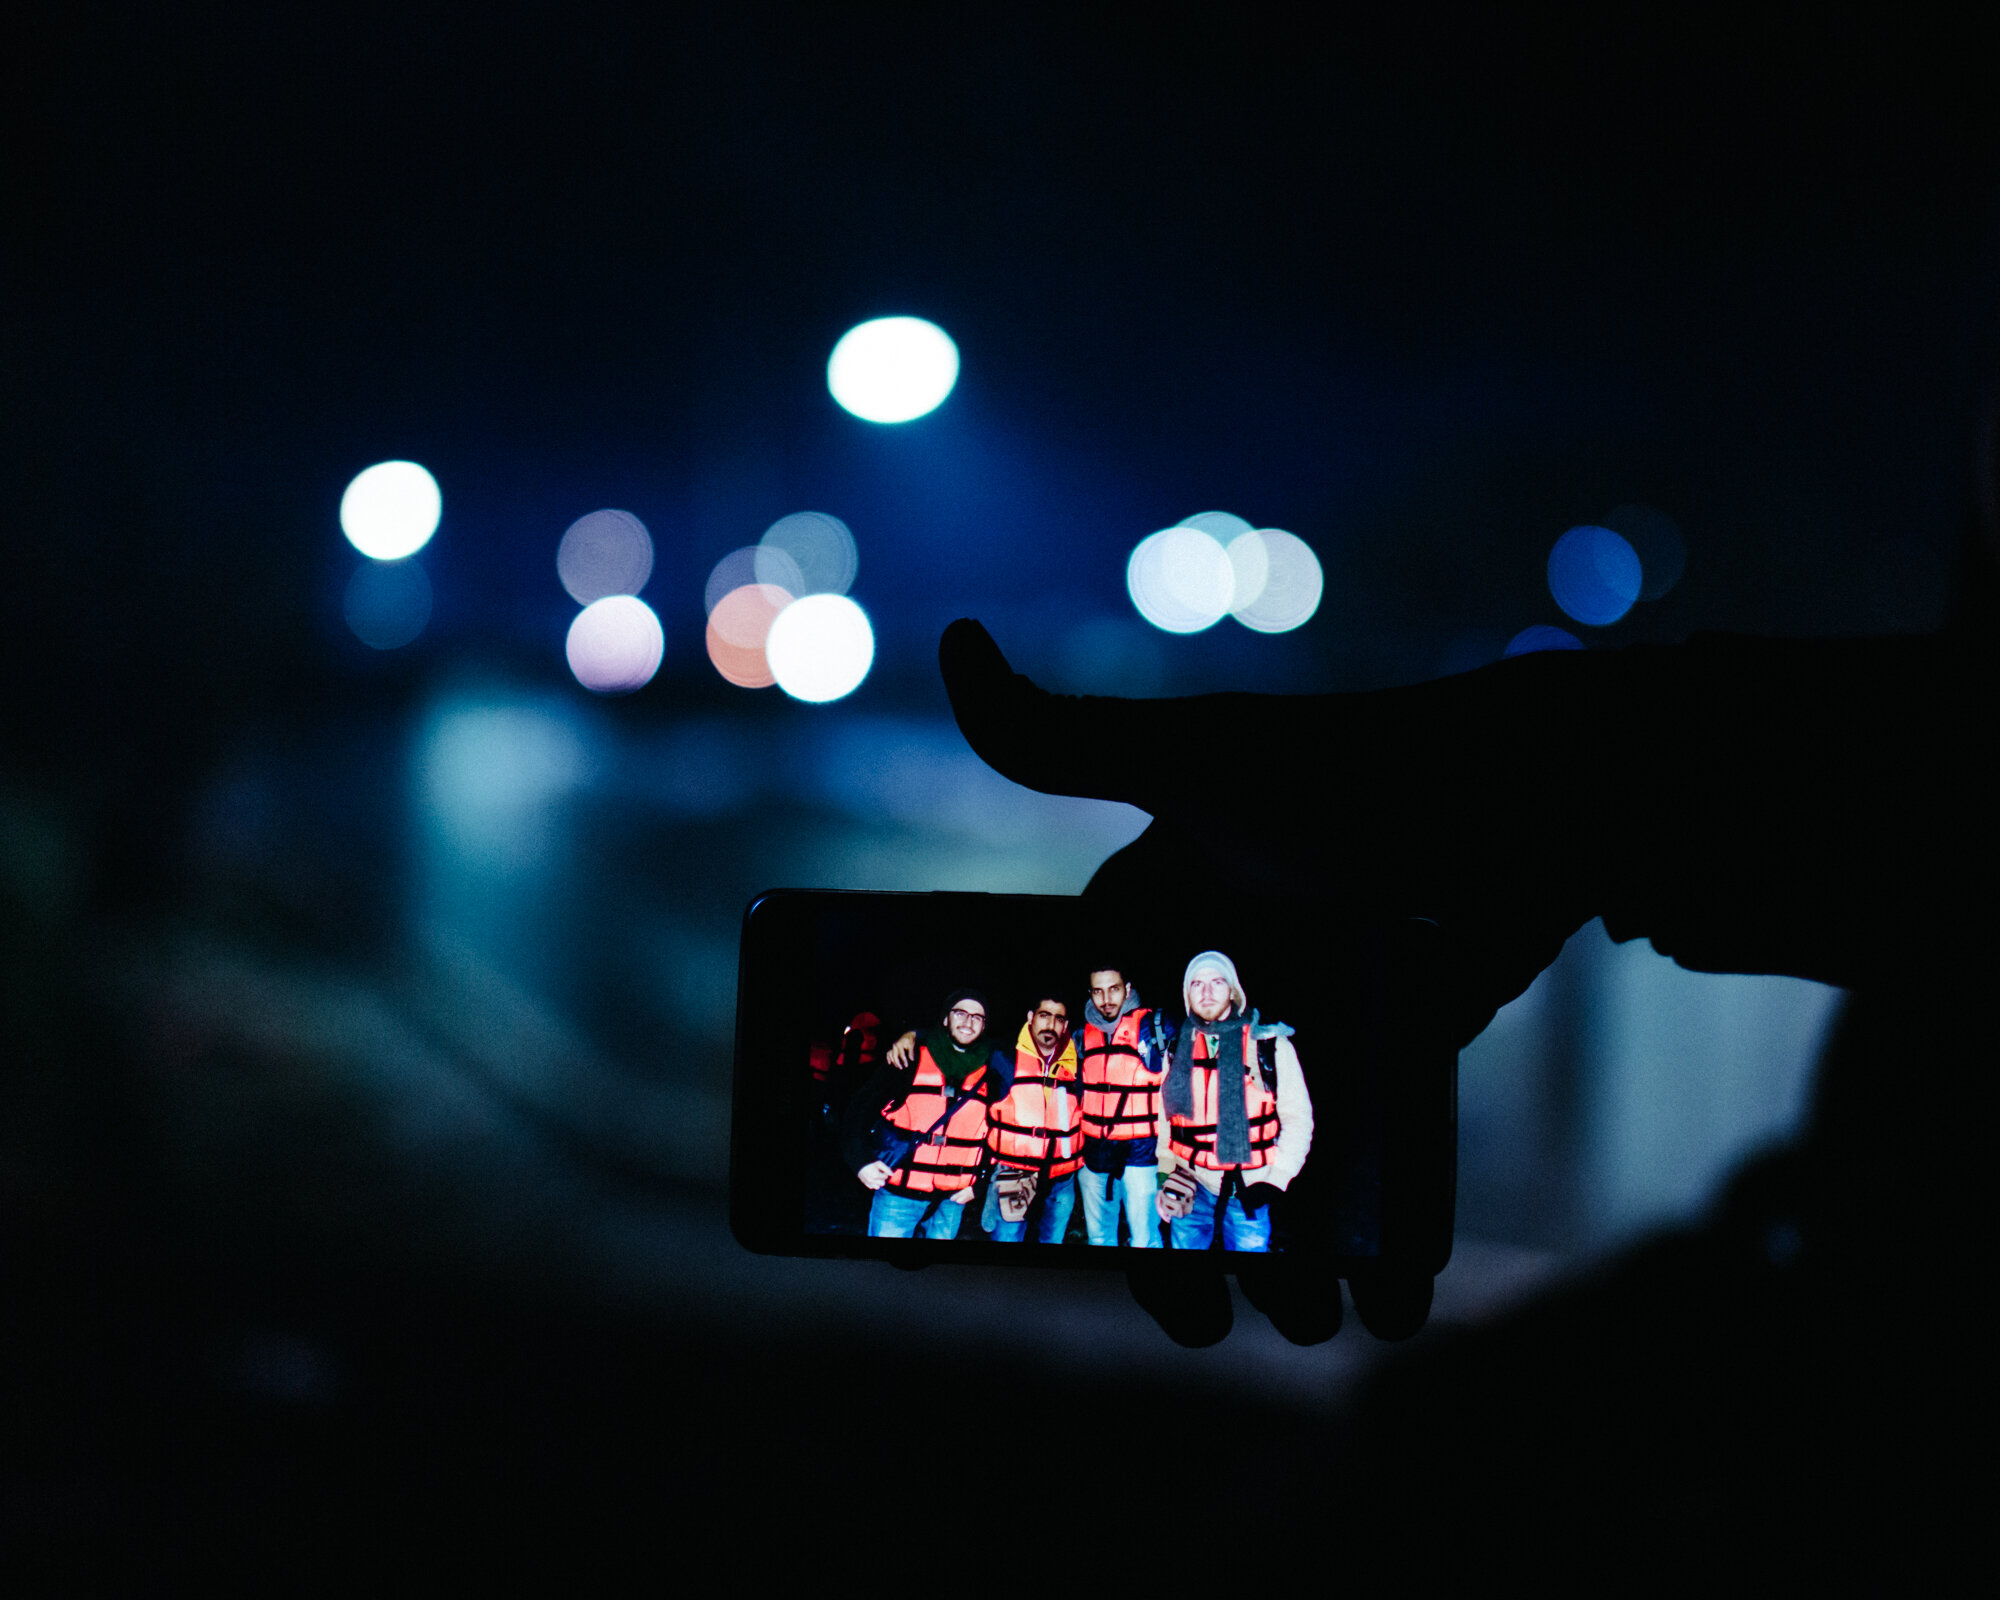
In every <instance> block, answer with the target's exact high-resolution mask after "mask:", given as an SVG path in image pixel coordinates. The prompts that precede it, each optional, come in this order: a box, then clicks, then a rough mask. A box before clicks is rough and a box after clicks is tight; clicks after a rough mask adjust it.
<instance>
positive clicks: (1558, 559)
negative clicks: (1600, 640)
mask: <svg viewBox="0 0 2000 1600" xmlns="http://www.w3.org/2000/svg"><path fill="white" fill-rule="evenodd" d="M1549 593H1550V594H1551V595H1553V596H1554V597H1555V602H1556V604H1557V605H1558V606H1560V607H1562V610H1563V614H1564V615H1565V616H1570V617H1574V618H1575V619H1576V620H1577V621H1578V622H1581V623H1583V624H1585V625H1586V626H1588V627H1592V628H1608V627H1610V626H1611V624H1612V623H1614V622H1616V621H1617V620H1618V619H1619V618H1620V617H1622V616H1624V615H1625V613H1626V612H1628V611H1630V610H1631V609H1632V602H1633V601H1635V600H1637V599H1638V598H1639V557H1638V554H1637V552H1635V551H1634V550H1633V548H1632V547H1631V546H1630V545H1629V544H1627V543H1626V542H1625V541H1624V540H1623V539H1622V538H1620V537H1619V536H1618V535H1617V534H1615V533H1613V532H1612V531H1611V530H1610V529H1609V528H1600V527H1598V526H1597V525H1596V524H1594V523H1585V524H1584V525H1583V526H1582V527H1578V528H1571V529H1570V530H1569V532H1567V533H1565V534H1564V535H1563V536H1562V537H1561V538H1560V539H1558V540H1556V542H1555V548H1553V549H1552V550H1550V551H1549Z"/></svg>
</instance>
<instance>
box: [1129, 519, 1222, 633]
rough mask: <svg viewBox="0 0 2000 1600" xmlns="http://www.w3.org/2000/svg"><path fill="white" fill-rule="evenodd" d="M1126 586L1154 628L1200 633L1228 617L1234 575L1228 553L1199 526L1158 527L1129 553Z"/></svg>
mask: <svg viewBox="0 0 2000 1600" xmlns="http://www.w3.org/2000/svg"><path fill="white" fill-rule="evenodd" d="M1125 588H1126V591H1127V592H1128V593H1129V594H1130V595H1131V596H1132V604H1133V605H1135V606H1137V607H1138V608H1139V615H1140V616H1142V617H1144V618H1145V619H1146V620H1147V621H1148V622H1150V623H1151V624H1152V625H1153V626H1154V627H1156V628H1159V629H1161V630H1162V631H1164V632H1166V633H1199V632H1201V630H1202V629H1204V628H1212V627H1214V626H1215V624H1216V623H1218V622H1220V621H1221V620H1222V619H1223V618H1224V617H1225V616H1227V615H1228V614H1229V607H1230V604H1231V602H1232V601H1233V600H1234V598H1235V594H1236V575H1235V572H1234V570H1233V569H1232V566H1231V563H1230V560H1229V552H1228V551H1227V550H1225V549H1224V548H1223V547H1222V546H1221V545H1220V544H1219V543H1218V542H1217V541H1216V540H1215V539H1214V537H1213V536H1211V535H1209V534H1207V533H1204V532H1202V531H1201V529H1199V528H1188V527H1175V528H1162V529H1161V530H1160V531H1159V532H1158V533H1154V534H1149V535H1147V537H1145V538H1144V539H1141V540H1140V541H1139V544H1138V547H1137V548H1136V549H1134V550H1133V552H1132V559H1131V560H1130V561H1128V562H1127V563H1126V564H1125Z"/></svg>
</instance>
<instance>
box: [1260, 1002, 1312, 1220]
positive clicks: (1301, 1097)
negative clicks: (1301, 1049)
mask: <svg viewBox="0 0 2000 1600" xmlns="http://www.w3.org/2000/svg"><path fill="white" fill-rule="evenodd" d="M1276 1042H1277V1046H1278V1049H1277V1056H1278V1142H1277V1144H1276V1145H1274V1146H1273V1147H1272V1149H1271V1154H1270V1157H1269V1158H1268V1159H1267V1160H1266V1161H1265V1163H1264V1167H1263V1170H1262V1171H1261V1172H1259V1173H1258V1174H1257V1178H1256V1181H1257V1182H1258V1183H1268V1184H1270V1185H1271V1186H1272V1187H1273V1188H1277V1189H1282V1188H1285V1187H1286V1186H1287V1185H1288V1184H1290V1183H1291V1181H1292V1179H1294V1178H1296V1177H1297V1176H1298V1175H1299V1170H1300V1168H1302V1167H1304V1166H1305V1164H1306V1156H1307V1155H1308V1154H1310V1153H1311V1151H1312V1141H1313V1105H1312V1095H1311V1093H1310V1092H1309V1091H1308V1090H1307V1088H1306V1075H1305V1073H1304V1071H1303V1070H1302V1069H1301V1068H1300V1066H1299V1053H1298V1052H1297V1051H1296V1050H1294V1049H1293V1048H1292V1041H1291V1040H1290V1039H1284V1038H1280V1039H1279V1040H1277V1041H1276Z"/></svg>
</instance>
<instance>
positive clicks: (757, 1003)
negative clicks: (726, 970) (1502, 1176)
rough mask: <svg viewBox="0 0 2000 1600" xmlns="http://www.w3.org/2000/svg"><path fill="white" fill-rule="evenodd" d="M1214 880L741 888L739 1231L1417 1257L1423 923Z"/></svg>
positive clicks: (1443, 1159)
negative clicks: (1099, 890)
mask: <svg viewBox="0 0 2000 1600" xmlns="http://www.w3.org/2000/svg"><path fill="white" fill-rule="evenodd" d="M1215 899H1216V897H1214V896H1204V895H1203V894H1202V893H1200V886H1193V887H1192V888H1191V889H1190V888H1189V887H1187V886H1179V885H1173V884H1162V885H1161V886H1160V896H1159V899H1158V902H1157V903H1155V904H1151V905H1136V906H1135V905H1131V904H1120V905H1105V904H1101V903H1099V902H1096V901H1094V900H1084V899H1081V898H1074V897H1062V896H1033V895H989V894H962V893H936V894H908V893H852V892H836V891H828V890H800V889H792V890H774V891H772V892H770V893H767V894H763V895H760V896H758V897H757V898H756V899H755V900H753V901H752V902H751V903H750V905H749V907H748V908H747V910H746V911H745V913H744V917H743V936H742V948H741V959H740V965H739V968H738V976H737V1015H736V1063H735V1071H736V1076H735V1084H734V1095H733V1109H732V1126H731V1137H730V1217H731V1226H732V1228H733V1230H734V1232H735V1234H736V1237H737V1239H738V1240H739V1241H740V1242H741V1243H742V1244H744V1245H745V1246H747V1247H748V1248H749V1249H752V1250H755V1251H759V1252H762V1253H766V1254H777V1255H793V1256H848V1257H863V1258H874V1259H890V1260H902V1261H905V1262H914V1261H919V1260H921V1261H940V1260H961V1261H979V1262H985V1263H998V1262H1016V1263H1023V1264H1033V1265H1036V1266H1052V1265H1060V1266H1078V1267H1106V1266H1114V1267H1120V1268H1123V1267H1125V1266H1128V1265H1130V1264H1131V1263H1132V1261H1133V1259H1134V1257H1135V1254H1136V1253H1137V1252H1140V1251H1146V1252H1149V1253H1150V1252H1154V1251H1157V1252H1158V1254H1157V1256H1151V1255H1149V1262H1155V1261H1157V1262H1165V1263H1185V1264H1187V1265H1188V1266H1190V1267H1201V1268H1206V1269H1208V1270H1211V1271H1212V1270H1214V1269H1215V1268H1216V1267H1217V1266H1221V1267H1223V1268H1225V1269H1230V1270H1235V1269H1248V1268H1250V1266H1251V1265H1252V1261H1253V1258H1254V1260H1256V1261H1257V1262H1260V1263H1261V1262H1270V1261H1275V1260H1279V1259H1283V1260H1286V1261H1293V1262H1301V1263H1304V1262H1310V1263H1314V1264H1316V1265H1317V1266H1319V1267H1321V1268H1323V1269H1324V1270H1329V1271H1332V1272H1335V1273H1337V1274H1338V1275H1340V1276H1343V1277H1348V1276H1353V1275H1355V1274H1357V1273H1382V1274H1395V1275H1398V1276H1404V1277H1408V1276H1413V1275H1417V1274H1435V1273H1436V1272H1437V1271H1439V1270H1440V1269H1441V1268H1442V1267H1443V1266H1444V1264H1445V1262H1446V1261H1447V1259H1448V1258H1449V1256H1450V1253H1451V1236H1452V1212H1453V1203H1454V1193H1455V1179H1456V1161H1457V1085H1458V1056H1457V1050H1456V1048H1455V1046H1453V1045H1452V1044H1451V1043H1449V1042H1448V1041H1447V1040H1446V1039H1445V1037H1444V1035H1443V1034H1442V1032H1441V1030H1440V1029H1439V1027H1438V1026H1437V1018H1438V1015H1439V1012H1440V1008H1439V1007H1438V1006H1437V1005H1436V1003H1435V997H1436V995H1437V994H1438V993H1439V992H1440V985H1441V982H1442V965H1443V962H1444V960H1445V954H1444V949H1443V936H1442V934H1441V932H1440V930H1439V928H1438V926H1437V925H1436V924H1435V923H1433V922H1431V921H1428V920H1426V919H1423V918H1420V917H1403V918H1390V919H1383V920H1379V921H1373V922H1357V923H1353V924H1343V923H1341V922H1340V921H1339V920H1338V919H1335V918H1332V917H1330V916H1329V915H1328V914H1327V913H1326V912H1325V910H1324V909H1323V908H1318V907H1307V906H1304V905H1302V904H1301V903H1299V902H1280V901H1254V900H1251V901H1229V902H1226V903H1224V904H1223V905H1221V906H1220V907H1218V906H1217V905H1216V904H1215V903H1214V901H1215ZM1204 901H1206V902H1208V903H1204ZM1232 1102H1235V1103H1232ZM1024 1193H1025V1195H1026V1196H1027V1201H1026V1206H1025V1212H1024V1211H1023V1206H1022V1197H1023V1195H1024ZM1166 1270H1175V1268H1173V1267H1172V1266H1168V1267H1167V1268H1166Z"/></svg>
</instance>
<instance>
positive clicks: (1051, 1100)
mask: <svg viewBox="0 0 2000 1600" xmlns="http://www.w3.org/2000/svg"><path fill="white" fill-rule="evenodd" d="M986 1144H987V1148H988V1149H989V1150H991V1151H992V1153H993V1163H994V1164H993V1181H992V1182H991V1183H990V1184H989V1185H988V1187H987V1190H986V1209H985V1213H984V1215H982V1216H981V1218H980V1224H981V1226H983V1227H984V1228H985V1229H986V1231H987V1233H988V1235H990V1236H991V1237H992V1239H993V1240H994V1241H995V1242H996V1243H998V1244H1015V1243H1018V1242H1019V1241H1020V1240H1022V1239H1024V1238H1025V1237H1026V1236H1027V1231H1028V1208H1029V1206H1030V1205H1032V1204H1033V1203H1034V1202H1035V1200H1036V1199H1037V1198H1038V1197H1039V1198H1040V1201H1041V1221H1040V1223H1039V1225H1038V1227H1037V1229H1036V1233H1035V1237H1036V1238H1037V1239H1039V1240H1041V1242H1042V1243H1043V1244H1061V1243H1062V1239H1063V1232H1064V1230H1065V1229H1067V1228H1068V1226H1069V1218H1070V1213H1071V1212H1072V1211H1074V1210H1075V1209H1076V1171H1077V1169H1078V1168H1079V1167H1081V1166H1082V1165H1083V1100H1082V1097H1081V1095H1080V1094H1079V1092H1078V1084H1077V1065H1076V1041H1075V1040H1073V1039H1072V1038H1071V1037H1070V1033H1069V1005H1068V1003H1067V1002H1066V1001H1062V1000H1058V999H1056V998H1055V997H1054V996H1053V995H1044V996H1043V997H1042V998H1041V999H1039V1000H1037V1001H1036V1002H1035V1007H1034V1009H1033V1010H1032V1011H1030V1012H1029V1013H1028V1020H1027V1021H1026V1022H1024V1023H1023V1024H1022V1025H1021V1037H1020V1038H1019V1040H1017V1041H1016V1043H1015V1045H1014V1087H1013V1088H1012V1089H1010V1090H1008V1092H1007V1094H1006V1096H1005V1098H1003V1099H1000V1100H996V1101H995V1102H994V1103H993V1105H992V1106H991V1107H990V1108H989V1109H988V1111H987V1113H986Z"/></svg>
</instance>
